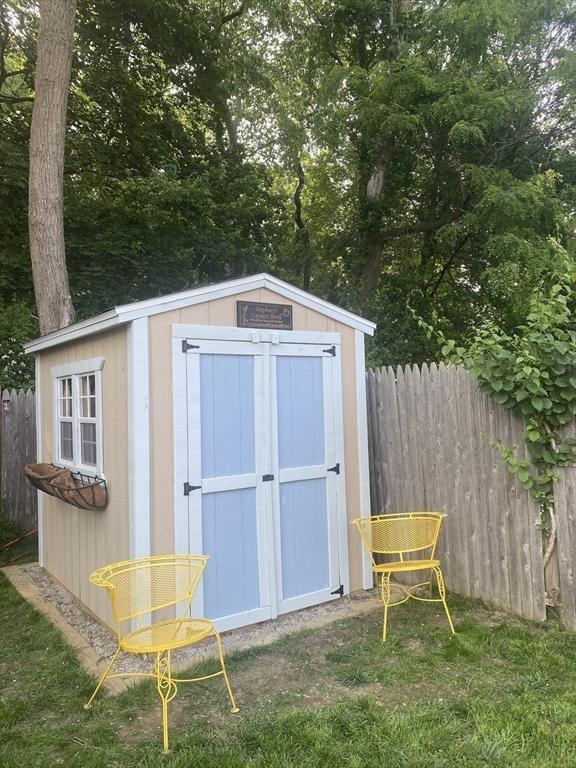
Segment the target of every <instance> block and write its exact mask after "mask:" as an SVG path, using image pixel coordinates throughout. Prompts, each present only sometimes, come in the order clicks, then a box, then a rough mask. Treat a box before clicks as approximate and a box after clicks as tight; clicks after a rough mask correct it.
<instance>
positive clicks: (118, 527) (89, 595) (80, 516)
mask: <svg viewBox="0 0 576 768" xmlns="http://www.w3.org/2000/svg"><path fill="white" fill-rule="evenodd" d="M93 357H104V358H105V362H104V367H103V368H102V439H103V462H104V467H103V468H104V474H105V476H106V479H107V482H108V487H109V492H110V503H109V505H108V507H107V508H106V509H105V510H101V511H94V512H90V511H87V510H81V509H77V508H76V507H73V506H71V505H69V504H65V503H64V502H62V501H59V500H58V499H54V498H52V497H50V496H46V495H44V514H43V526H44V565H45V567H46V569H47V570H48V571H49V572H50V573H51V574H53V575H54V576H55V577H56V578H57V579H58V581H60V582H61V583H62V584H63V585H64V586H65V587H66V588H67V589H68V590H70V592H72V594H74V595H75V596H76V597H77V598H79V599H80V600H81V601H82V602H83V603H84V604H85V605H86V606H87V607H88V608H89V609H90V610H91V611H92V612H93V613H94V614H96V616H98V617H99V618H100V619H102V620H103V621H105V622H106V623H107V624H111V620H112V617H111V615H110V611H109V608H108V604H107V599H106V595H105V593H104V590H103V589H101V588H97V587H94V586H92V584H90V582H89V581H88V576H89V574H90V572H91V571H92V570H94V569H95V568H97V567H98V566H101V565H105V564H106V563H111V562H114V561H116V560H123V559H126V558H128V557H129V556H130V553H129V518H128V487H129V486H128V448H129V443H128V393H127V331H126V329H125V328H121V329H117V330H114V331H110V332H107V333H102V334H98V335H96V336H93V337H89V338H88V339H85V340H79V341H72V342H69V343H68V344H64V345H62V346H58V347H55V348H53V349H48V350H46V351H44V352H41V353H40V366H41V373H40V375H41V390H42V391H41V414H42V447H41V456H40V457H39V459H40V460H41V461H52V460H53V459H54V458H55V457H54V455H53V447H52V446H53V443H52V437H53V435H52V432H53V403H52V397H53V386H52V382H51V373H50V370H51V368H52V367H54V366H59V365H66V364H68V363H73V362H77V361H81V360H87V359H90V358H93Z"/></svg>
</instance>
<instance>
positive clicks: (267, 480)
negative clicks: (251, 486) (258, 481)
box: [262, 475, 274, 483]
mask: <svg viewBox="0 0 576 768" xmlns="http://www.w3.org/2000/svg"><path fill="white" fill-rule="evenodd" d="M262 480H263V481H264V482H265V483H269V482H270V480H274V475H262Z"/></svg>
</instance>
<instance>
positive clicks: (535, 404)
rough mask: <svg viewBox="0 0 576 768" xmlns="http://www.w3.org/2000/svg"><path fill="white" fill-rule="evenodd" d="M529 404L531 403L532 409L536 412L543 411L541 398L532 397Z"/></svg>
mask: <svg viewBox="0 0 576 768" xmlns="http://www.w3.org/2000/svg"><path fill="white" fill-rule="evenodd" d="M530 402H531V403H532V407H533V408H535V409H536V410H537V411H538V412H540V411H542V410H544V400H542V398H541V397H533V398H532V400H531V401H530Z"/></svg>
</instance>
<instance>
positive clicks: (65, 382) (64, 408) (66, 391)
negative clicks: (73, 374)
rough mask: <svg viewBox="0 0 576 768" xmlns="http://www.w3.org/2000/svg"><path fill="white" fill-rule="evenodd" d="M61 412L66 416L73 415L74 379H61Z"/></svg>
mask: <svg viewBox="0 0 576 768" xmlns="http://www.w3.org/2000/svg"><path fill="white" fill-rule="evenodd" d="M59 401H60V402H59V413H60V416H63V417H64V418H70V417H71V416H72V379H71V378H65V379H60V398H59Z"/></svg>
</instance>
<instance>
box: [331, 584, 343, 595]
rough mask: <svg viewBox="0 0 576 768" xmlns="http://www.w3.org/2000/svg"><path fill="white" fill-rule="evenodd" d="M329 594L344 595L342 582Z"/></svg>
mask: <svg viewBox="0 0 576 768" xmlns="http://www.w3.org/2000/svg"><path fill="white" fill-rule="evenodd" d="M330 594H331V595H340V597H344V584H340V586H339V587H338V589H335V590H334V592H330Z"/></svg>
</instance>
